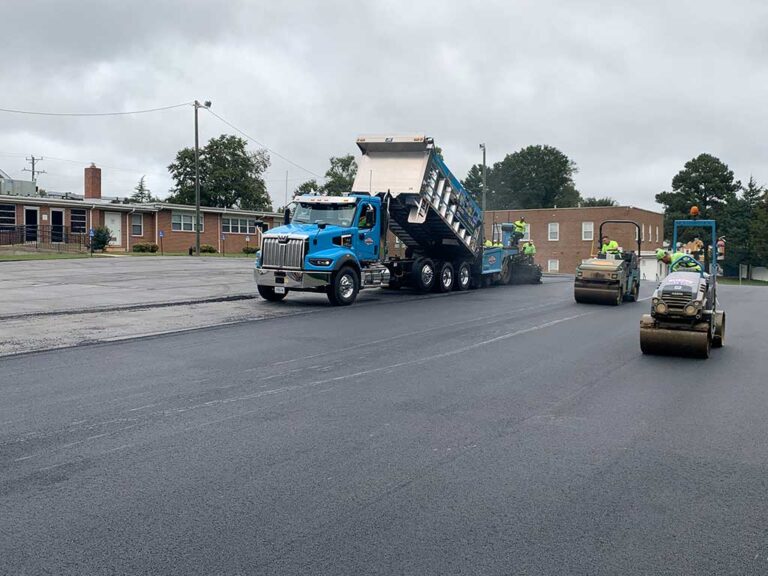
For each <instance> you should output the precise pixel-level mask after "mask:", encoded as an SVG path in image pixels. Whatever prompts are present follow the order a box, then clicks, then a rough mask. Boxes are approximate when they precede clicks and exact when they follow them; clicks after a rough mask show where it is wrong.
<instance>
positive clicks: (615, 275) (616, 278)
mask: <svg viewBox="0 0 768 576" xmlns="http://www.w3.org/2000/svg"><path fill="white" fill-rule="evenodd" d="M618 279H619V275H618V274H611V280H618Z"/></svg>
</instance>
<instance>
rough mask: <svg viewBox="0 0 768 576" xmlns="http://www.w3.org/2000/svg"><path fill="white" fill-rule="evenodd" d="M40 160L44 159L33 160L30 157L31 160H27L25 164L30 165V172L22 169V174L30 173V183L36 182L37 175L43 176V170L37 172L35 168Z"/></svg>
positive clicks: (27, 169)
mask: <svg viewBox="0 0 768 576" xmlns="http://www.w3.org/2000/svg"><path fill="white" fill-rule="evenodd" d="M42 160H45V158H35V157H34V156H32V157H31V158H27V162H29V163H31V164H32V170H30V169H29V168H24V169H23V170H22V172H32V182H37V175H38V174H45V170H38V169H37V168H36V166H37V163H38V162H40V161H42Z"/></svg>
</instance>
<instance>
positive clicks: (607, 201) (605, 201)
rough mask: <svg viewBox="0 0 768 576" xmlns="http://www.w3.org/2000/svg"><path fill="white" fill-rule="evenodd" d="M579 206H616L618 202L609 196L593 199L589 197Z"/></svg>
mask: <svg viewBox="0 0 768 576" xmlns="http://www.w3.org/2000/svg"><path fill="white" fill-rule="evenodd" d="M581 206H582V207H583V208H591V207H594V206H618V202H616V200H614V199H613V198H611V197H609V196H606V197H605V198H595V197H593V196H590V197H588V198H584V200H582V201H581Z"/></svg>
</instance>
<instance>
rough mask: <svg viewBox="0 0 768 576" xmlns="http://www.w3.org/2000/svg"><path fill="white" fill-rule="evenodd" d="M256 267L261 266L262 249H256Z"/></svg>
mask: <svg viewBox="0 0 768 576" xmlns="http://www.w3.org/2000/svg"><path fill="white" fill-rule="evenodd" d="M254 266H256V268H261V250H256V261H255V262H254Z"/></svg>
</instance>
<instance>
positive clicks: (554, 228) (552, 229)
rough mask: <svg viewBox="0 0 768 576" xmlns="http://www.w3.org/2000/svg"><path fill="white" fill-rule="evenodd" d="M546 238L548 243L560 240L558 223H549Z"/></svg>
mask: <svg viewBox="0 0 768 576" xmlns="http://www.w3.org/2000/svg"><path fill="white" fill-rule="evenodd" d="M548 238H549V241H550V242H557V241H558V240H560V223H559V222H550V223H549V232H548Z"/></svg>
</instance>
